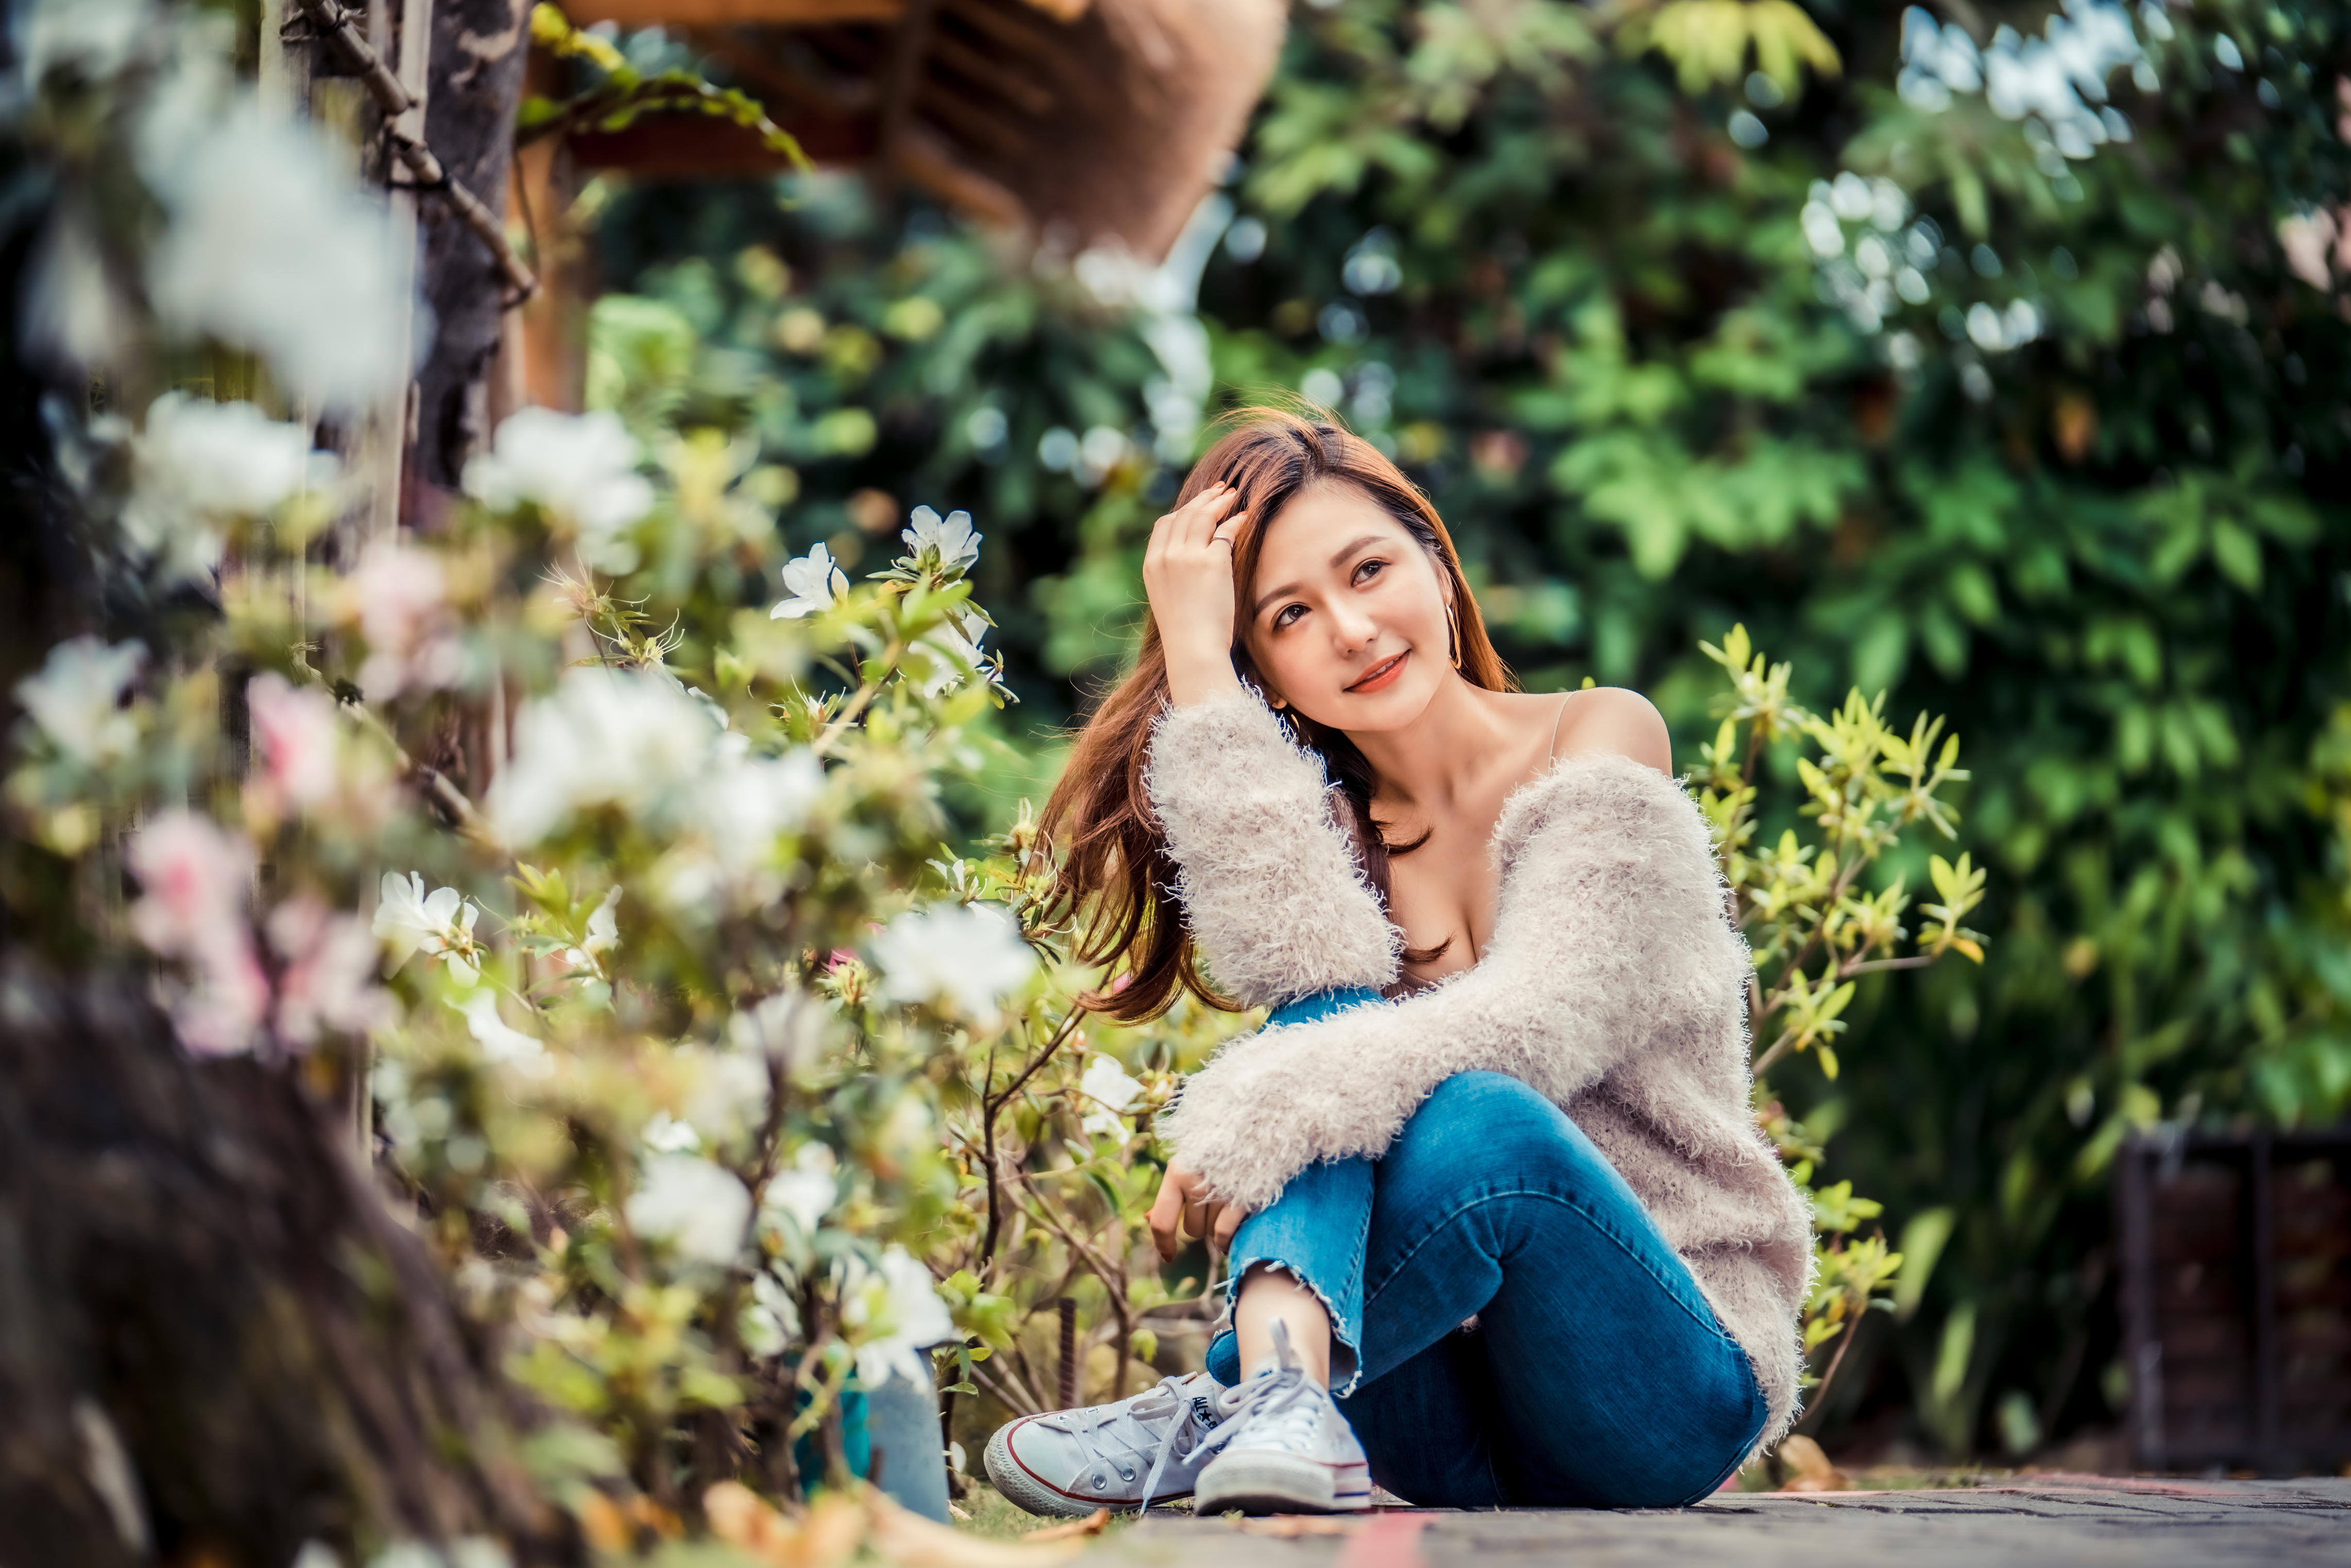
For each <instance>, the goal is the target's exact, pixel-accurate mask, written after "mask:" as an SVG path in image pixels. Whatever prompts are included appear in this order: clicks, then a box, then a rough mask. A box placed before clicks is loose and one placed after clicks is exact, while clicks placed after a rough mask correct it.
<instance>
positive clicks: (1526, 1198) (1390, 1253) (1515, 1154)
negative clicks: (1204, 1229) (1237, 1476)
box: [1208, 991, 1765, 1508]
mask: <svg viewBox="0 0 2351 1568" xmlns="http://www.w3.org/2000/svg"><path fill="white" fill-rule="evenodd" d="M1384 1005H1385V1004H1384V1003H1383V1002H1382V1001H1381V1000H1380V998H1378V997H1377V996H1376V995H1375V994H1374V993H1372V992H1369V991H1351V992H1325V993H1323V994H1322V995H1320V996H1315V997H1310V998H1306V999H1304V1000H1303V1001H1299V1002H1293V1003H1291V1004H1290V1005H1289V1006H1288V1007H1285V1008H1282V1009H1280V1010H1278V1011H1277V1012H1276V1013H1275V1014H1274V1015H1273V1017H1272V1019H1270V1020H1269V1022H1271V1023H1297V1022H1303V1021H1307V1020H1309V1019H1315V1018H1320V1017H1323V1016H1325V1015H1327V1014H1329V1013H1331V1012H1334V1011H1337V1010H1338V1009H1341V1008H1344V1007H1352V1006H1374V1007H1377V1006H1384ZM1258 1264H1267V1265H1278V1266H1280V1267H1281V1268H1284V1269H1287V1270H1289V1271H1290V1273H1292V1274H1294V1275H1295V1276H1296V1277H1297V1278H1298V1279H1299V1280H1301V1281H1303V1282H1304V1283H1305V1284H1306V1285H1307V1286H1308V1287H1310V1288H1311V1290H1312V1291H1314V1292H1315V1294H1317V1295H1318V1296H1320V1297H1322V1302H1323V1304H1324V1306H1325V1307H1326V1308H1327V1309H1328V1310H1329V1312H1330V1313H1331V1381H1332V1391H1333V1392H1334V1393H1336V1394H1338V1395H1339V1396H1340V1398H1339V1408H1340V1409H1341V1410H1342V1411H1343V1412H1344V1413H1345V1415H1346V1416H1347V1419H1348V1421H1349V1423H1350V1424H1352V1425H1353V1427H1354V1429H1355V1436H1356V1437H1357V1438H1358V1439H1359V1440H1360V1441H1361V1442H1362V1443H1363V1445H1364V1452H1365V1453H1366V1454H1367V1455H1368V1456H1369V1458H1370V1459H1371V1465H1372V1477H1373V1479H1374V1480H1375V1481H1377V1482H1378V1483H1379V1484H1380V1485H1382V1486H1384V1487H1385V1488H1386V1489H1387V1490H1390V1491H1392V1492H1395V1494H1397V1495H1398V1496H1400V1497H1403V1498H1405V1499H1408V1500H1411V1501H1413V1502H1416V1503H1419V1504H1422V1505H1423V1506H1426V1507H1447V1508H1500V1507H1511V1506H1518V1507H1527V1506H1552V1507H1560V1506H1570V1507H1573V1506H1583V1507H1593V1508H1656V1507H1670V1506H1673V1505H1677V1504H1681V1503H1687V1502H1694V1501H1696V1500H1698V1499H1700V1498H1702V1497H1705V1496H1707V1495H1708V1493H1710V1492H1712V1491H1713V1490H1715V1489H1716V1488H1718V1487H1719V1486H1720V1485H1721V1484H1722V1483H1723V1481H1724V1480H1726V1479H1729V1476H1730V1474H1731V1472H1732V1471H1733V1470H1735V1469H1737V1468H1738V1466H1739V1464H1740V1460H1742V1459H1744V1458H1746V1457H1747V1454H1748V1452H1749V1450H1750V1448H1753V1446H1754V1443H1755V1439H1756V1437H1758V1436H1759V1435H1761V1431H1762V1429H1763V1421H1764V1416H1765V1406H1764V1400H1763V1396H1762V1393H1761V1390H1760V1389H1758V1388H1757V1386H1756V1383H1755V1374H1754V1370H1753V1368H1752V1367H1751V1365H1750V1364H1749V1362H1748V1359H1747V1353H1746V1352H1745V1351H1744V1350H1742V1349H1740V1345H1739V1343H1738V1341H1736V1340H1734V1339H1732V1338H1731V1337H1730V1335H1729V1333H1727V1332H1725V1330H1724V1329H1723V1328H1722V1326H1721V1324H1720V1323H1719V1322H1717V1321H1716V1320H1715V1315H1714V1312H1713V1310H1712V1309H1711V1308H1710V1307H1708V1305H1707V1301H1706V1298H1705V1296H1704V1295H1702V1294H1701V1293H1700V1292H1699V1291H1698V1283H1697V1281H1695V1280H1693V1279H1692V1278H1691V1276H1690V1271H1689V1269H1688V1266H1687V1265H1686V1264H1685V1263H1684V1262H1683V1261H1682V1260H1681V1259H1680V1257H1679V1256H1678V1255H1677V1254H1676V1253H1675V1251H1674V1249H1672V1248H1671V1247H1669V1246H1667V1244H1666V1239H1665V1238H1664V1237H1663V1236H1662V1235H1661V1234H1659V1232H1658V1230H1657V1227H1656V1221H1655V1220H1653V1219H1651V1218H1649V1214H1648V1211H1647V1210H1646V1208H1644V1207H1642V1205H1641V1200H1640V1199H1639V1198H1637V1197H1635V1196H1634V1195H1633V1189H1632V1188H1631V1187H1629V1186H1625V1178H1624V1177H1623V1176H1619V1175H1617V1174H1616V1169H1615V1167H1614V1166H1611V1165H1610V1164H1609V1163H1608V1161H1607V1159H1606V1158H1605V1157H1604V1155H1602V1154H1601V1153H1600V1151H1599V1150H1598V1149H1597V1148H1595V1147H1593V1144H1592V1140H1591V1139H1589V1138H1587V1137H1585V1136H1584V1134H1583V1131H1582V1130H1581V1129H1580V1128H1578V1127H1577V1126H1576V1124H1574V1123H1573V1122H1572V1121H1570V1120H1569V1119H1568V1118H1567V1116H1566V1114H1565V1113H1562V1111H1561V1110H1560V1109H1559V1107H1557V1106H1556V1105H1553V1104H1552V1103H1551V1102H1550V1101H1548V1100H1546V1099H1544V1098H1543V1097H1542V1096H1541V1095H1540V1094H1538V1093H1536V1092H1534V1091H1533V1090H1531V1089H1530V1088H1528V1087H1527V1086H1526V1085H1525V1084H1523V1083H1520V1082H1519V1081H1518V1080H1516V1079H1514V1078H1508V1077H1505V1076H1503V1075H1502V1074H1500V1073H1498V1072H1465V1073H1461V1074H1459V1075H1458V1076H1457V1077H1454V1078H1449V1079H1447V1080H1446V1081H1445V1082H1443V1083H1441V1084H1439V1085H1438V1086H1437V1090H1436V1091H1435V1092H1433V1093H1431V1094H1430V1095H1429V1097H1428V1098H1427V1099H1426V1101H1424V1102H1422V1103H1421V1106H1420V1108H1419V1109H1418V1110H1417V1111H1416V1112H1415V1113H1413V1116H1412V1119H1411V1120H1410V1121H1409V1122H1407V1123H1405V1127H1404V1130H1403V1131H1402V1132H1401V1133H1399V1134H1397V1135H1396V1138H1395V1142H1394V1143H1392V1144H1390V1145H1388V1149H1387V1152H1386V1153H1385V1154H1384V1155H1381V1156H1380V1157H1379V1158H1378V1159H1376V1160H1371V1159H1350V1160H1330V1161H1325V1162H1323V1163H1322V1164H1320V1165H1316V1166H1311V1167H1309V1168H1308V1169H1307V1170H1305V1171H1303V1172H1301V1174H1300V1175H1299V1176H1297V1177H1295V1178H1294V1179H1293V1180H1291V1182H1290V1185H1289V1186H1287V1187H1285V1188H1283V1189H1282V1193H1281V1196H1280V1197H1279V1198H1277V1199H1275V1200H1274V1202H1273V1204H1272V1205H1271V1206H1270V1207H1267V1208H1265V1209H1263V1210H1261V1211H1260V1212H1259V1213H1257V1214H1254V1215H1251V1216H1250V1217H1249V1218H1248V1219H1247V1220H1245V1221H1243V1222H1242V1224H1241V1227H1240V1229H1239V1231H1238V1233H1237V1234H1236V1235H1235V1236H1234V1238H1233V1249H1232V1257H1231V1260H1230V1280H1231V1281H1233V1282H1234V1283H1230V1284H1228V1290H1231V1289H1236V1288H1237V1282H1238V1281H1240V1280H1241V1279H1242V1278H1243V1277H1244V1276H1245V1275H1246V1274H1247V1273H1248V1272H1249V1269H1250V1268H1251V1267H1252V1266H1254V1265H1258ZM1473 1317H1474V1318H1475V1319H1476V1320H1477V1322H1476V1324H1475V1325H1474V1326H1473V1327H1469V1328H1466V1329H1465V1328H1464V1327H1463V1325H1464V1324H1465V1323H1466V1322H1468V1320H1469V1319H1471V1318H1473ZM1208 1370H1209V1371H1210V1372H1211V1373H1212V1374H1214V1375H1216V1377H1217V1380H1218V1381H1220V1382H1223V1383H1228V1384H1229V1383H1232V1382H1234V1381H1236V1380H1237V1379H1238V1377H1239V1375H1240V1368H1239V1365H1238V1349H1237V1347H1236V1345H1235V1343H1234V1336H1233V1334H1232V1333H1231V1332H1230V1331H1228V1332H1226V1333H1222V1334H1219V1335H1218V1336H1217V1340H1216V1342H1215V1343H1214V1344H1212V1345H1211V1346H1210V1347H1209V1351H1208Z"/></svg>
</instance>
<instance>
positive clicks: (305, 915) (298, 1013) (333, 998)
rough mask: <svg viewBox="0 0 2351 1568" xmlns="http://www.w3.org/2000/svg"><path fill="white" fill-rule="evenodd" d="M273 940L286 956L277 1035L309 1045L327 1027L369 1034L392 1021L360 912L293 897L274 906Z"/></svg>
mask: <svg viewBox="0 0 2351 1568" xmlns="http://www.w3.org/2000/svg"><path fill="white" fill-rule="evenodd" d="M269 945H270V946H272V947H274V948H276V949H277V954H278V956H280V957H282V958H284V959H285V960H286V970H285V973H284V974H283V975H282V976H281V977H279V979H278V982H277V1038H278V1039H280V1040H284V1041H285V1042H286V1043H287V1044H288V1045H290V1046H293V1047H296V1048H297V1049H299V1050H308V1048H309V1047H311V1046H313V1045H316V1044H317V1043H318V1042H319V1035H320V1034H321V1033H323V1032H324V1031H326V1030H338V1031H340V1032H342V1033H346V1034H366V1033H368V1032H370V1031H371V1030H376V1029H380V1028H381V1027H382V1026H383V1025H385V1024H387V1023H390V1022H391V1021H392V1017H393V1013H394V1005H393V1002H392V995H391V993H390V992H388V991H386V990H384V989H383V988H381V986H378V985H377V984H376V983H375V968H376V945H375V939H374V937H373V936H371V934H370V933H369V931H368V928H367V927H366V926H365V925H361V924H360V921H359V917H358V916H356V915H339V914H335V913H333V912H331V911H329V909H328V908H327V906H326V905H325V904H320V903H319V901H318V900H317V899H315V898H310V897H300V898H295V899H291V900H289V901H287V903H285V904H279V905H278V906H277V908H276V909H273V910H271V911H270V912H269Z"/></svg>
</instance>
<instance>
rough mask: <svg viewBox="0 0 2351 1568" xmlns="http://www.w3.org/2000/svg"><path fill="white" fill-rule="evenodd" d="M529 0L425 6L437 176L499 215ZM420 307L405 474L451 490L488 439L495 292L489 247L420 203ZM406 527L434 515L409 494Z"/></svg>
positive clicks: (499, 312)
mask: <svg viewBox="0 0 2351 1568" xmlns="http://www.w3.org/2000/svg"><path fill="white" fill-rule="evenodd" d="M530 9H531V6H530V0H434V7H433V63H432V74H431V80H430V85H429V87H428V88H427V89H426V92H425V99H424V102H425V108H424V140H425V141H426V142H427V143H428V144H430V145H431V147H432V149H433V151H434V154H435V155H437V156H438V157H439V158H440V160H441V164H442V167H443V168H444V169H446V170H447V171H448V172H449V173H450V174H451V176H452V177H454V178H455V179H456V180H458V181H459V182H461V183H463V184H464V185H465V188H466V189H467V190H469V191H472V192H473V193H475V195H477V196H479V197H480V198H481V199H482V200H483V201H485V202H486V203H487V204H489V205H490V208H491V210H493V211H497V210H499V209H501V208H502V207H503V206H504V204H505V202H506V193H507V165H508V164H509V163H511V162H513V159H514V121H515V110H516V109H517V106H518V105H519V104H520V102H521V100H522V78H523V66H524V64H525V63H526V61H528V58H529V56H530ZM420 215H421V218H422V221H423V226H424V277H423V294H424V300H425V303H426V304H427V305H428V306H430V307H431V308H432V312H433V322H434V333H433V346H432V349H431V350H430V352H429V353H427V354H426V356H425V358H424V361H423V365H422V366H421V367H419V370H418V372H417V417H416V431H415V444H414V446H413V448H412V449H411V451H410V454H409V475H410V477H411V479H412V480H413V481H414V482H415V483H417V484H420V485H428V486H437V487H438V488H439V489H441V490H442V491H444V492H446V491H451V490H455V488H456V487H457V481H458V479H459V478H460V476H462V475H463V474H464V473H465V459H466V458H468V457H470V456H472V455H474V453H475V452H476V451H478V450H480V449H481V447H482V445H483V444H485V443H486V441H487V439H488V437H489V428H488V426H489V376H490V365H491V361H493V360H495V359H496V356H497V351H498V333H499V328H500V325H501V318H502V316H503V314H504V312H503V308H502V307H503V303H504V298H505V287H504V284H503V281H502V280H501V278H500V277H499V276H498V271H497V267H496V263H495V262H493V260H492V259H491V256H490V252H489V247H488V246H485V245H484V244H483V243H482V241H481V238H480V236H478V235H475V234H474V233H473V232H472V231H471V230H469V229H467V228H466V227H465V225H464V224H462V223H460V222H458V221H457V219H456V216H455V214H453V213H452V212H451V211H450V210H449V207H448V205H447V204H445V203H442V202H434V201H431V200H427V201H426V202H425V203H424V204H423V208H422V212H421V214H420ZM406 509H407V511H408V514H409V516H410V517H412V518H414V517H426V516H430V515H431V513H432V512H433V511H434V510H435V509H437V508H435V507H434V498H433V497H425V496H421V495H420V496H418V497H415V500H414V502H413V503H412V504H411V505H410V506H409V507H407V508H406Z"/></svg>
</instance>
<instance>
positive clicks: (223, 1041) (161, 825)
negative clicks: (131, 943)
mask: <svg viewBox="0 0 2351 1568" xmlns="http://www.w3.org/2000/svg"><path fill="white" fill-rule="evenodd" d="M124 858H125V859H126V861H127V862H128V863H129V864H130V867H131V874H132V875H133V876H136V877H137V878H138V879H139V884H140V886H141V888H143V889H144V890H145V891H146V896H145V897H144V898H141V900H140V901H139V902H138V903H137V904H133V905H131V929H132V930H133V931H135V932H136V933H138V936H139V939H140V940H141V942H144V943H145V944H146V945H147V946H149V947H151V948H152V949H153V950H154V951H155V952H156V953H158V954H160V955H162V956H164V957H167V958H179V959H182V960H183V961H185V962H186V964H187V965H188V967H189V968H190V969H191V970H192V971H193V976H194V981H193V985H191V986H188V987H185V988H180V989H178V990H177V991H175V992H174V993H173V994H172V995H171V996H170V997H169V998H168V1002H169V1006H170V1009H171V1013H172V1023H173V1024H174V1025H175V1026H176V1027H177V1029H178V1030H179V1035H180V1040H181V1042H182V1043H183V1044H184V1045H186V1046H187V1048H188V1049H189V1050H190V1051H195V1052H196V1053H198V1054H199V1055H204V1056H226V1055H232V1054H234V1053H235V1052H237V1051H246V1050H249V1049H251V1047H252V1045H253V1036H254V1031H255V1030H256V1029H258V1028H259V1027H260V1025H261V1020H262V1019H263V1018H264V1017H266V1014H267V1012H268V1009H269V979H268V977H267V976H266V975H264V974H263V973H262V970H261V963H260V960H259V959H257V958H256V956H254V951H253V931H252V928H251V926H250V925H247V924H246V917H245V899H246V893H247V892H248V891H249V889H250V887H251V885H252V877H253V846H252V845H251V844H249V843H247V842H246V841H245V839H244V837H243V836H242V835H239V834H232V833H225V832H223V831H221V830H220V829H219V828H217V827H215V826H214V824H213V823H212V821H210V820H209V819H207V818H204V817H199V816H197V815H195V814H194V813H193V812H191V811H187V810H173V811H165V812H163V813H162V814H161V815H159V816H157V817H156V818H155V819H154V820H153V821H151V822H149V823H148V824H147V825H146V826H145V827H144V828H141V830H140V831H139V832H138V835H137V836H136V837H134V838H133V839H132V840H131V843H130V846H129V848H128V849H127V850H126V852H125V857H124Z"/></svg>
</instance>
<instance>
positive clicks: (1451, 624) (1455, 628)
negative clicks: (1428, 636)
mask: <svg viewBox="0 0 2351 1568" xmlns="http://www.w3.org/2000/svg"><path fill="white" fill-rule="evenodd" d="M1445 652H1446V656H1447V657H1448V658H1450V659H1451V660H1452V661H1453V667H1454V668H1455V669H1457V670H1458V669H1459V668H1460V667H1461V618H1460V617H1459V616H1458V615H1456V614H1455V613H1454V612H1453V606H1452V604H1451V603H1450V602H1449V601H1448V602H1447V604H1446V606H1445Z"/></svg>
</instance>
